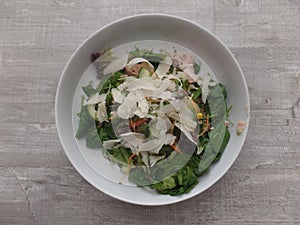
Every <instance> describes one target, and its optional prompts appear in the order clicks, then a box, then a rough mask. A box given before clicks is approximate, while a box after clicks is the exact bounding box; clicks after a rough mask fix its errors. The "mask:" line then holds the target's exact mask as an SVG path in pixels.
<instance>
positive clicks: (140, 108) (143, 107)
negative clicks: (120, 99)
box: [134, 97, 149, 118]
mask: <svg viewBox="0 0 300 225" xmlns="http://www.w3.org/2000/svg"><path fill="white" fill-rule="evenodd" d="M148 111H149V104H148V102H147V100H146V99H145V98H144V97H142V98H140V99H139V100H138V101H137V110H136V111H134V114H135V115H137V116H138V117H140V118H144V117H146V115H147V114H148Z"/></svg>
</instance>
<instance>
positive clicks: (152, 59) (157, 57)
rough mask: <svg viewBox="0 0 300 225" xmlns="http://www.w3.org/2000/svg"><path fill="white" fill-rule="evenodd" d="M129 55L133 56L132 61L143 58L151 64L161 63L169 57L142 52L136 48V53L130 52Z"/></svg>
mask: <svg viewBox="0 0 300 225" xmlns="http://www.w3.org/2000/svg"><path fill="white" fill-rule="evenodd" d="M129 55H130V56H131V59H133V58H137V57H141V58H144V59H147V60H148V61H150V62H160V61H162V60H164V59H165V58H166V57H167V55H166V54H163V53H153V51H152V50H141V49H138V48H135V50H134V51H131V52H129Z"/></svg>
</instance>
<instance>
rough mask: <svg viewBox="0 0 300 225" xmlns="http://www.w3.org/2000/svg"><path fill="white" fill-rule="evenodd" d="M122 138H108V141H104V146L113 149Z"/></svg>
mask: <svg viewBox="0 0 300 225" xmlns="http://www.w3.org/2000/svg"><path fill="white" fill-rule="evenodd" d="M120 141H121V140H119V139H116V140H108V141H103V147H104V148H105V149H113V148H114V146H115V145H116V144H118V143H119V142H120Z"/></svg>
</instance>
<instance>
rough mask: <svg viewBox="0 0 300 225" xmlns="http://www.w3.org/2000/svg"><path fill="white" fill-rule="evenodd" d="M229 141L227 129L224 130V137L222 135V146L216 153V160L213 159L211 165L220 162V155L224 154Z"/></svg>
mask: <svg viewBox="0 0 300 225" xmlns="http://www.w3.org/2000/svg"><path fill="white" fill-rule="evenodd" d="M229 139H230V132H229V131H228V129H226V131H225V135H224V139H223V142H222V145H221V148H220V151H219V152H218V154H217V156H216V158H215V159H214V161H213V163H215V162H217V161H219V160H220V158H221V155H222V153H223V152H224V150H225V148H226V146H227V144H228V142H229Z"/></svg>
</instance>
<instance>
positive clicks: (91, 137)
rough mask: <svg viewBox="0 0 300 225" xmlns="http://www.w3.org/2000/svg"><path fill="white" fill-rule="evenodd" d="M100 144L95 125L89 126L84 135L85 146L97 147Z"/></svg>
mask: <svg viewBox="0 0 300 225" xmlns="http://www.w3.org/2000/svg"><path fill="white" fill-rule="evenodd" d="M101 146H102V143H101V140H100V137H99V134H98V131H97V128H96V125H94V126H92V127H90V129H89V130H88V132H87V135H86V147H88V148H99V147H101Z"/></svg>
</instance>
